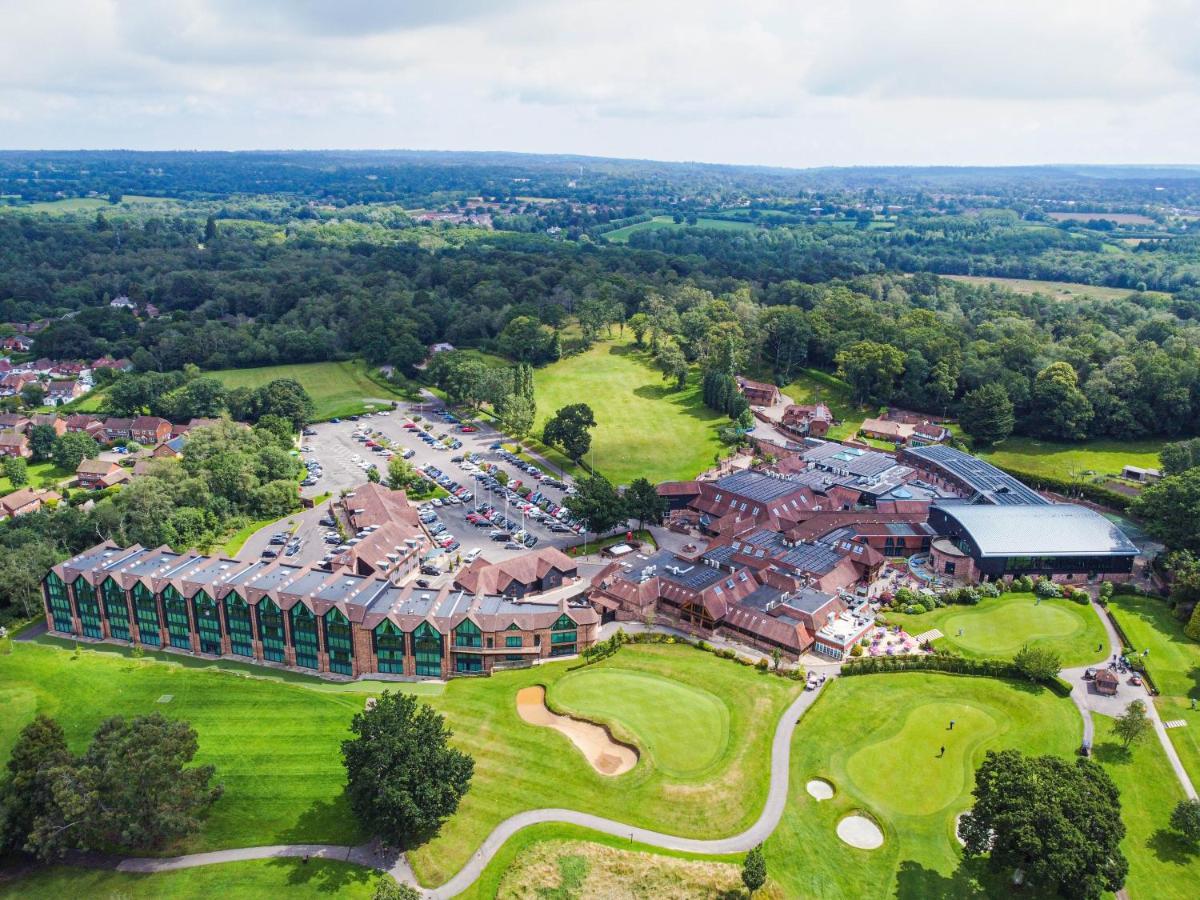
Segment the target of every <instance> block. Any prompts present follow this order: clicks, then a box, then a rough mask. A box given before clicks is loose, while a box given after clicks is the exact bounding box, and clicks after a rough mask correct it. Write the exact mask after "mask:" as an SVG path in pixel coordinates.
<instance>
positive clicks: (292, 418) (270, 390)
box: [252, 378, 315, 430]
mask: <svg viewBox="0 0 1200 900" xmlns="http://www.w3.org/2000/svg"><path fill="white" fill-rule="evenodd" d="M314 409H315V407H314V405H313V400H312V397H310V396H309V395H308V391H306V390H305V389H304V387H303V385H301V384H300V382H298V381H296V379H294V378H276V379H275V380H274V381H269V382H267V383H266V384H264V385H263V386H262V387H260V388H259V389H258V390H256V391H255V392H254V399H253V401H252V410H253V418H254V420H255V421H258V420H259V419H261V418H262V417H263V416H279V417H280V418H282V419H287V420H288V421H289V422H291V423H292V426H293V427H294V428H295V429H297V430H298V429H300V428H303V427H304V424H305V423H306V422H308V421H309V420H310V419H311V418H312V416H313V410H314Z"/></svg>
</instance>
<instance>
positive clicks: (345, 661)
mask: <svg viewBox="0 0 1200 900" xmlns="http://www.w3.org/2000/svg"><path fill="white" fill-rule="evenodd" d="M325 651H326V652H327V653H328V654H329V671H330V672H337V673H338V674H339V675H353V674H354V640H353V636H352V633H351V630H350V620H349V619H347V618H346V617H345V616H343V615H342V613H341V611H340V610H338V609H331V610H330V611H329V612H327V613H325Z"/></svg>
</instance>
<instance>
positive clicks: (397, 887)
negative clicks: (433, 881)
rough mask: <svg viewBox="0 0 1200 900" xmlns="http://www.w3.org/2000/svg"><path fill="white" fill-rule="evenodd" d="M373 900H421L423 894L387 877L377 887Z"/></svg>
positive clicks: (372, 896)
mask: <svg viewBox="0 0 1200 900" xmlns="http://www.w3.org/2000/svg"><path fill="white" fill-rule="evenodd" d="M371 900H421V893H420V892H419V891H418V890H417V889H416V888H414V887H412V886H410V885H407V884H400V883H399V882H397V881H394V880H393V879H391V878H388V877H386V876H385V877H383V878H381V879H380V880H379V884H377V885H376V886H375V893H374V894H372V895H371Z"/></svg>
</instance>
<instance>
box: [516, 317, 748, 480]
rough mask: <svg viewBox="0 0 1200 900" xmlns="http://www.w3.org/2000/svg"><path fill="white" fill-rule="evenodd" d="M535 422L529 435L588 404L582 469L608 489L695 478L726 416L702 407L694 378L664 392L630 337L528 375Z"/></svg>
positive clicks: (707, 459)
mask: <svg viewBox="0 0 1200 900" xmlns="http://www.w3.org/2000/svg"><path fill="white" fill-rule="evenodd" d="M534 386H535V389H536V394H537V422H536V424H535V425H534V429H533V433H534V434H538V435H540V434H541V431H542V426H543V425H545V423H546V420H547V419H548V418H550V416H551V415H553V414H554V411H555V410H557V409H560V408H562V407H564V406H567V405H569V404H571V403H587V404H588V405H589V406H590V407H591V408H592V411H593V413H595V416H596V428H595V429H593V430H592V448H593V450H594V451H595V453H594V457H593V454H592V453H591V452H589V453H588V456H587V459H586V460H585V461H586V462H588V463H591V462H592V460H593V458H594V460H595V467H596V468H597V469H598V470H599V471H600V472H602V473H603V474H604V475H605V477H607V478H608V479H609V480H610V481H612V482H613V483H614V484H629V482H631V481H632V480H633V479H635V478H638V477H645V478H648V479H650V481H651V482H659V481H667V480H672V479H687V478H694V477H695V476H696V475H698V474H699V473H700V472H702V471H703V470H704V469H706V468H709V467H710V466H712V464H713V456H714V455H715V454H716V453H717V451H718V450H720V449H721V443H720V441H719V440H718V438H717V431H718V429H719V428H720V427H721V426H722V425H725V424H728V423H729V419H728V418H727V417H725V416H722V415H719V414H718V413H715V412H713V411H712V410H710V409H708V408H707V407H705V405H704V401H703V399H702V398H701V395H700V379H699V375H698V374H697V373H693V374H692V375H691V377H690V378H689V379H688V383H687V387H685V388H684V389H683V390H682V391H675V390H672V389H671V385H670V384H668V383H667V382H665V381H663V377H662V373H660V372H659V371H658V370H657V369H655V368H652V367H651V365H650V363H649V353H648V352H646V351H639V350H637V349H636V348H635V347H634V346H633V342H632V339H631V338H627V339H621V340H616V341H605V342H602V343H597V344H595V345H594V346H593V347H592V348H591V349H590V350H588V351H587V352H586V353H581V354H579V355H578V356H571V357H568V358H566V359H562V360H559V361H558V362H556V363H553V364H551V365H549V366H546V367H545V368H542V369H538V370H536V371H535V372H534Z"/></svg>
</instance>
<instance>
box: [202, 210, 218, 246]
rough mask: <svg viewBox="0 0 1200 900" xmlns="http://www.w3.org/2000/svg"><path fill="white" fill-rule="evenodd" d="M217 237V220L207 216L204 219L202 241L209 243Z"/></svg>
mask: <svg viewBox="0 0 1200 900" xmlns="http://www.w3.org/2000/svg"><path fill="white" fill-rule="evenodd" d="M216 239H217V220H216V219H214V218H213V217H212V216H209V217H208V218H207V219H205V220H204V243H206V244H211V243H212V242H213V241H215V240H216Z"/></svg>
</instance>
